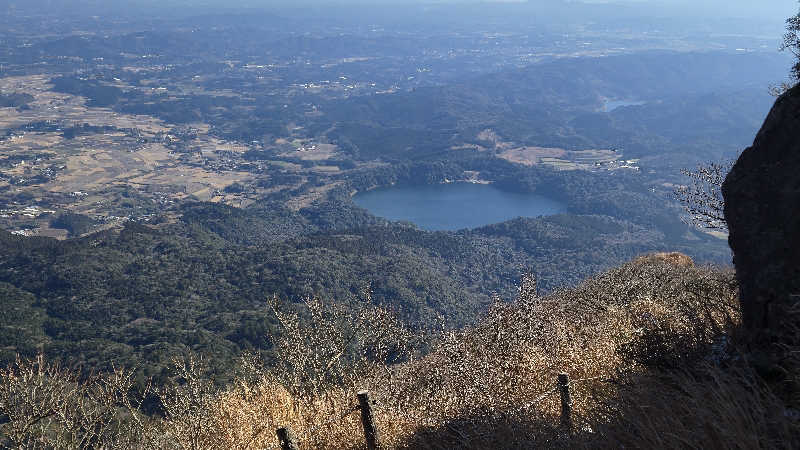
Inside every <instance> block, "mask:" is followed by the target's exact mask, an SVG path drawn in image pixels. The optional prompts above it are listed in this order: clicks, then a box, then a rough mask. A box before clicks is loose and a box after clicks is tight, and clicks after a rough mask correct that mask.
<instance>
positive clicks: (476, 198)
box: [353, 183, 566, 231]
mask: <svg viewBox="0 0 800 450" xmlns="http://www.w3.org/2000/svg"><path fill="white" fill-rule="evenodd" d="M353 201H354V202H355V203H356V204H357V205H358V206H360V207H362V208H364V209H366V210H368V211H369V212H371V213H372V214H374V215H376V216H379V217H384V218H386V219H389V220H394V221H399V220H400V221H408V222H413V223H414V224H416V225H417V226H419V227H420V228H422V229H425V230H432V231H433V230H459V229H462V228H475V227H480V226H483V225H488V224H492V223H498V222H504V221H506V220H509V219H514V218H516V217H520V216H522V217H536V216H546V215H552V214H558V213H562V212H565V211H566V207H565V206H564V205H563V204H562V203H560V202H558V201H556V200H553V199H550V198H547V197H543V196H541V195H536V194H523V193H517V192H508V191H503V190H500V189H498V188H496V187H494V186H492V185H490V184H474V183H445V184H433V185H422V186H392V187H387V188H380V189H375V190H372V191H367V192H362V193H359V194H356V195H355V196H354V197H353Z"/></svg>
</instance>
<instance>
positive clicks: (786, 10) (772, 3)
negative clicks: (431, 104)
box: [0, 0, 800, 21]
mask: <svg viewBox="0 0 800 450" xmlns="http://www.w3.org/2000/svg"><path fill="white" fill-rule="evenodd" d="M437 3H438V4H449V5H453V6H458V5H465V4H473V5H474V4H476V3H483V4H484V5H485V6H488V7H492V5H491V4H496V5H497V7H501V5H499V4H500V3H529V4H533V5H544V6H554V5H557V4H562V5H563V4H568V8H581V6H582V5H581V4H583V3H586V4H595V5H596V4H609V3H611V4H614V3H616V4H629V5H636V6H638V8H635V9H639V10H642V11H643V12H644V13H645V14H646V13H648V12H649V11H648V9H649V8H652V10H653V12H654V13H655V12H663V11H668V12H669V15H671V16H678V17H687V18H689V17H696V16H701V17H714V16H717V17H719V16H721V17H742V18H761V19H770V20H780V21H783V20H785V18H787V17H789V16H792V15H795V14H797V12H798V7H800V4H798V0H0V13H2V10H6V9H7V8H8V7H10V6H11V7H13V6H16V7H17V8H21V9H33V10H37V11H39V12H44V11H59V10H63V9H64V8H70V7H74V6H77V5H81V6H83V7H84V8H88V9H94V8H97V9H104V8H108V7H112V8H113V7H123V8H124V7H134V8H145V7H156V8H158V7H168V8H169V7H172V8H178V9H180V10H181V11H183V12H188V13H191V11H192V10H193V9H196V8H197V7H213V8H225V9H228V10H231V9H237V8H240V7H246V8H257V9H275V8H276V7H277V8H280V7H281V6H290V7H295V8H302V7H304V6H315V7H317V8H315V9H318V8H320V7H324V6H325V5H335V6H341V5H348V4H359V5H364V6H365V7H371V8H373V9H374V8H375V7H380V6H381V5H386V6H389V5H392V6H395V7H397V6H401V7H402V6H404V5H405V6H410V5H420V4H437ZM12 5H13V6H12ZM70 5H71V6H70ZM193 7H194V8H193ZM197 9H199V8H197Z"/></svg>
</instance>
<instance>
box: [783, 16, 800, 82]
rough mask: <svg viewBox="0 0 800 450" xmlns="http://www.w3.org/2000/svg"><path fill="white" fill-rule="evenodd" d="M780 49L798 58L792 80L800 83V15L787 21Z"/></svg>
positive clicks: (793, 69) (793, 67) (793, 68)
mask: <svg viewBox="0 0 800 450" xmlns="http://www.w3.org/2000/svg"><path fill="white" fill-rule="evenodd" d="M780 49H781V50H782V51H783V50H789V51H790V52H792V54H793V55H794V56H795V58H797V61H795V64H794V66H792V79H793V81H794V82H798V81H800V13H798V14H797V15H796V16H793V17H790V18H788V19H786V33H785V34H784V35H783V43H782V44H781V47H780Z"/></svg>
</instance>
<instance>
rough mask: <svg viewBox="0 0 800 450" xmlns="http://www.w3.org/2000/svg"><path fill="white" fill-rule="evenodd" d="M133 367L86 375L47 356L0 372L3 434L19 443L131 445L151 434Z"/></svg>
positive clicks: (10, 441)
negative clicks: (79, 375) (141, 410)
mask: <svg viewBox="0 0 800 450" xmlns="http://www.w3.org/2000/svg"><path fill="white" fill-rule="evenodd" d="M134 384H135V383H134V377H133V372H131V371H125V370H115V371H113V372H111V373H109V374H103V375H94V376H90V377H89V378H88V379H85V380H81V379H79V378H78V377H77V376H76V375H75V374H74V373H73V372H71V371H69V370H65V369H62V368H61V367H59V366H58V365H56V364H50V363H48V362H46V361H45V360H44V358H43V357H42V356H38V357H37V358H35V359H34V360H31V361H25V360H18V361H17V362H16V364H14V365H12V366H11V367H8V368H6V369H3V370H1V371H0V417H3V418H4V419H5V422H6V423H5V424H4V425H3V428H2V437H3V439H4V440H5V444H6V445H7V446H10V447H15V448H55V449H74V448H101V447H102V448H132V447H136V446H138V445H140V444H141V443H142V442H143V441H144V440H145V438H146V436H145V435H146V420H145V418H144V417H143V416H142V414H141V413H140V411H139V406H140V405H141V398H142V397H139V399H138V400H135V399H134V395H133V392H134V389H133V387H134Z"/></svg>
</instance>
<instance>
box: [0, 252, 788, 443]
mask: <svg viewBox="0 0 800 450" xmlns="http://www.w3.org/2000/svg"><path fill="white" fill-rule="evenodd" d="M680 256H681V255H672V254H662V255H655V256H652V257H647V258H640V259H637V260H636V261H633V262H631V263H629V264H626V265H623V266H621V267H620V268H618V269H615V270H613V271H610V272H608V273H605V274H602V275H600V276H598V277H596V278H594V279H591V280H588V281H586V282H585V283H583V284H582V285H581V286H579V287H577V288H575V289H570V290H565V291H563V292H558V293H555V294H552V295H548V296H546V297H540V296H538V295H537V294H536V289H535V282H534V280H533V279H532V278H530V277H526V278H525V279H524V280H523V283H522V286H521V288H520V294H519V298H518V299H517V301H516V302H514V303H511V304H509V303H502V302H499V301H498V302H496V303H495V305H494V306H493V307H492V308H491V309H490V311H489V312H488V313H487V315H486V317H485V318H484V320H482V321H481V322H480V323H479V324H478V325H477V326H474V327H471V328H469V329H464V330H458V331H448V332H443V333H442V334H441V335H439V336H438V338H437V339H436V341H435V343H434V344H432V347H431V348H432V350H431V351H430V353H429V354H427V355H426V356H425V357H423V358H419V359H415V358H414V356H415V353H414V351H413V348H414V347H415V339H416V337H415V336H414V335H413V334H411V333H410V332H409V331H408V330H406V329H404V328H403V327H402V325H401V324H400V323H398V322H397V321H396V320H395V319H394V318H393V317H392V315H391V314H389V313H388V312H387V311H385V310H382V309H376V308H374V307H372V306H370V302H369V301H368V296H366V300H367V301H365V302H363V303H361V304H358V305H355V306H353V307H350V308H341V307H337V306H335V305H333V304H325V303H323V302H322V301H320V300H309V301H308V302H307V303H306V305H305V311H304V312H302V313H298V312H292V311H286V310H281V309H280V308H279V307H278V304H277V303H275V302H273V303H272V307H273V308H274V309H275V311H276V314H277V315H278V317H279V319H280V320H281V323H283V325H284V327H285V333H284V334H283V335H282V337H280V338H275V340H274V343H275V345H276V349H277V350H278V353H279V357H280V362H281V363H280V364H279V365H278V366H276V367H273V368H270V369H263V367H262V366H261V365H260V364H259V363H258V362H255V361H253V360H245V364H244V370H243V371H242V373H243V374H244V375H242V376H241V377H240V378H239V379H238V380H237V381H236V382H235V383H233V384H232V385H230V386H228V387H227V388H226V389H224V390H222V391H219V390H216V389H214V388H213V387H212V385H211V383H210V382H209V381H208V380H207V379H205V378H204V377H202V376H200V375H199V373H200V371H199V370H198V369H197V368H196V367H195V366H194V364H193V363H191V362H190V363H187V364H179V365H178V367H179V369H180V370H179V371H178V377H177V378H176V380H177V381H178V383H176V384H175V385H174V386H172V387H171V388H169V389H166V390H163V391H161V392H160V398H161V399H162V403H163V405H164V411H165V417H164V418H163V420H153V421H151V422H148V423H145V424H144V425H143V431H140V432H139V434H138V435H139V436H141V438H140V440H139V442H140V444H139V447H141V448H173V447H174V448H236V449H250V448H253V449H255V448H262V449H263V448H275V447H276V446H277V444H278V441H277V438H276V435H275V430H276V428H278V427H282V426H289V427H291V428H292V429H293V431H294V432H295V434H296V435H297V436H298V438H299V441H300V446H301V448H324V449H334V448H335V449H348V448H353V449H355V448H363V446H364V444H363V442H364V441H363V432H362V429H361V424H360V416H359V414H358V413H357V412H356V411H355V405H356V398H355V393H356V392H357V391H358V390H360V389H368V390H369V391H370V393H371V395H372V396H373V398H374V399H375V400H376V406H375V414H376V421H377V424H378V428H379V430H380V432H381V438H382V442H383V444H384V445H385V446H386V447H387V448H415V449H416V448H422V449H425V448H429V449H445V448H463V449H479V448H492V447H495V448H531V447H562V448H563V447H584V446H585V447H593V448H596V447H620V446H624V447H635V448H653V447H667V448H670V447H690V448H701V447H702V448H783V447H785V448H790V447H796V446H797V445H798V441H797V437H796V436H798V435H800V434H798V433H797V431H798V428H797V427H798V422H797V417H796V416H793V415H792V411H793V410H791V409H787V404H789V403H791V402H790V401H789V400H787V398H785V397H783V396H781V395H777V394H776V393H775V392H776V391H774V390H773V387H771V386H767V385H765V384H764V383H762V382H760V381H759V379H758V377H757V376H756V375H754V374H753V372H752V371H751V370H749V369H748V366H747V364H746V355H744V354H741V353H738V352H737V351H736V348H735V345H734V343H735V337H736V336H735V333H736V329H737V327H738V323H739V315H738V305H737V299H736V295H735V293H736V285H735V282H734V277H733V274H732V272H731V271H724V270H714V269H710V268H703V267H695V266H694V265H693V264H691V263H690V260H689V261H688V262H687V258H683V257H680ZM301 317H302V320H301ZM789 350H791V349H789ZM788 354H792V353H791V351H789V352H788ZM793 354H795V355H796V354H797V352H794V353H793ZM396 361H402V363H393V362H396ZM794 367H796V366H794ZM561 372H566V373H569V374H570V376H571V378H572V382H571V385H570V388H571V392H572V398H573V411H574V420H575V426H574V433H573V434H572V435H568V434H566V433H565V432H564V430H562V429H560V428H559V426H558V425H559V411H560V409H559V408H560V403H559V398H558V394H557V392H554V388H555V386H556V385H555V383H556V377H557V374H558V373H561ZM793 376H794V377H795V380H796V374H795V375H793ZM5 407H6V406H5V405H3V404H2V402H0V411H2V410H3V408H5ZM6 426H7V425H6Z"/></svg>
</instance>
